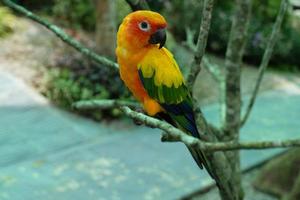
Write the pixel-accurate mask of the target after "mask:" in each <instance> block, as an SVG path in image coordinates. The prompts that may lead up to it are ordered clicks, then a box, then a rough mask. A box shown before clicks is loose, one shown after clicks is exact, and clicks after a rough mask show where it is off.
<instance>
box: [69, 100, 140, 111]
mask: <svg viewBox="0 0 300 200" xmlns="http://www.w3.org/2000/svg"><path fill="white" fill-rule="evenodd" d="M72 106H73V108H75V109H80V110H90V109H111V108H116V107H121V106H128V107H130V108H141V106H140V104H139V103H138V102H136V101H126V100H119V99H107V100H89V101H78V102H76V103H74V104H73V105H72Z"/></svg>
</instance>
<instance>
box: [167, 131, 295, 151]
mask: <svg viewBox="0 0 300 200" xmlns="http://www.w3.org/2000/svg"><path fill="white" fill-rule="evenodd" d="M189 137H190V136H189ZM162 141H163V142H184V143H185V144H186V143H188V145H190V146H194V147H195V146H198V147H199V148H200V149H201V150H203V151H208V152H215V151H232V150H257V149H273V148H287V147H300V139H295V140H278V141H259V142H234V141H231V142H216V143H212V142H201V141H200V140H198V139H196V138H186V136H185V135H184V136H182V135H174V134H172V135H171V134H169V133H163V136H162Z"/></svg>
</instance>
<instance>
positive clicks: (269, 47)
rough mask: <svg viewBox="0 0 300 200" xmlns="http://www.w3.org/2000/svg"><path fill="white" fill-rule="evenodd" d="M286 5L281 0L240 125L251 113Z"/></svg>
mask: <svg viewBox="0 0 300 200" xmlns="http://www.w3.org/2000/svg"><path fill="white" fill-rule="evenodd" d="M287 7H288V0H282V1H281V5H280V9H279V14H278V15H277V18H276V21H275V24H274V26H273V30H272V33H271V36H270V38H269V40H268V43H267V47H266V50H265V52H264V55H263V58H262V62H261V64H260V66H259V71H258V77H257V80H256V84H255V88H254V91H253V94H252V96H251V98H250V101H249V104H248V106H247V109H246V112H245V115H244V116H243V118H242V120H241V126H243V125H244V124H245V123H246V121H247V119H248V117H249V115H250V113H251V110H252V107H253V105H254V103H255V100H256V97H257V93H258V90H259V87H260V85H261V81H262V79H263V76H264V72H265V70H266V68H267V66H268V64H269V61H270V59H271V56H272V53H273V50H274V46H275V43H276V41H277V39H278V34H279V32H280V27H281V25H282V21H283V18H284V15H285V13H286V10H287Z"/></svg>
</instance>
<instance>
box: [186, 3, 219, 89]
mask: <svg viewBox="0 0 300 200" xmlns="http://www.w3.org/2000/svg"><path fill="white" fill-rule="evenodd" d="M213 5H214V0H205V2H204V5H203V10H202V19H201V25H200V31H199V36H198V40H197V46H196V52H195V56H194V62H193V64H192V66H191V69H190V72H189V75H188V78H187V85H188V87H189V88H190V90H191V91H192V87H193V85H194V83H195V80H196V78H197V76H198V74H199V72H200V70H201V60H202V57H203V55H204V52H205V48H206V44H207V38H208V33H209V29H210V22H211V16H212V10H213Z"/></svg>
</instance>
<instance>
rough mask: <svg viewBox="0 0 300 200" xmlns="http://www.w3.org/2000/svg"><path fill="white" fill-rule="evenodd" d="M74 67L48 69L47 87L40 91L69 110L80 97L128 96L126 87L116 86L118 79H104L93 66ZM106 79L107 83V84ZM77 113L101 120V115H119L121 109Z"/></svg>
mask: <svg viewBox="0 0 300 200" xmlns="http://www.w3.org/2000/svg"><path fill="white" fill-rule="evenodd" d="M77 70H78V69H77ZM77 70H75V69H70V68H67V67H63V68H53V69H50V70H49V71H48V72H47V74H46V78H45V79H46V84H45V85H46V86H45V88H44V89H43V91H42V92H43V94H44V95H45V96H47V97H48V98H49V99H50V100H51V101H52V102H54V103H55V104H56V105H58V106H61V107H64V108H66V109H69V110H71V109H72V104H73V103H74V102H77V101H81V100H90V99H108V98H121V99H125V98H126V97H128V96H129V95H128V92H127V90H126V89H125V88H123V87H121V88H120V87H118V88H116V86H119V85H120V83H118V80H116V79H118V78H116V79H115V80H107V79H108V78H107V76H105V74H102V72H101V71H98V73H97V72H96V71H97V70H96V69H84V70H83V69H81V70H79V71H77ZM99 73H100V74H99ZM115 77H118V76H115ZM104 82H106V83H104ZM108 82H110V83H109V84H108ZM80 113H81V114H84V115H86V116H89V117H92V118H94V119H96V120H101V119H102V118H103V117H104V116H105V118H106V119H109V118H115V117H119V116H120V112H119V111H117V110H103V111H101V112H99V110H95V111H86V112H85V111H81V112H80Z"/></svg>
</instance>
